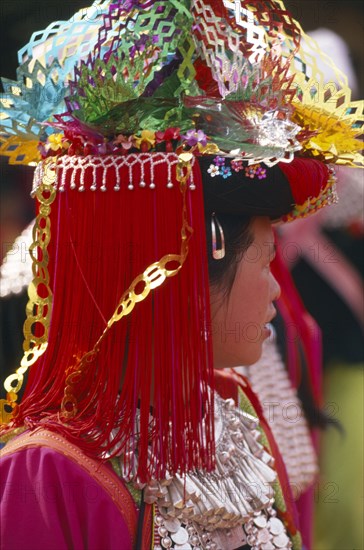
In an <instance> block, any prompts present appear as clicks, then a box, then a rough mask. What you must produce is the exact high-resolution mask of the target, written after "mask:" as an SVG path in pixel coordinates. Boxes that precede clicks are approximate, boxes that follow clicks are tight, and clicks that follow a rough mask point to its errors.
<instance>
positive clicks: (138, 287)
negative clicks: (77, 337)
mask: <svg viewBox="0 0 364 550" xmlns="http://www.w3.org/2000/svg"><path fill="white" fill-rule="evenodd" d="M192 159H193V155H192V153H181V154H180V155H179V162H178V165H177V180H178V181H179V184H180V190H181V192H182V197H183V206H182V228H181V241H182V242H181V250H180V253H179V254H166V255H165V256H163V257H162V258H161V259H160V260H159V261H158V262H154V263H152V264H151V265H149V266H148V267H147V268H146V269H145V271H144V272H143V273H142V274H140V275H138V276H137V277H136V278H135V279H134V281H133V282H132V283H131V285H130V286H129V288H128V289H127V290H126V291H125V292H124V293H123V295H122V296H121V298H120V301H119V303H118V305H117V307H116V309H115V311H114V313H113V315H112V316H111V317H110V319H109V321H108V323H107V325H106V327H105V329H104V331H103V333H102V334H101V336H100V338H99V339H98V340H97V342H96V344H95V345H94V347H93V348H92V350H91V351H89V352H87V353H85V354H84V355H82V356H81V357H76V358H75V364H74V365H72V366H71V367H70V368H69V369H68V370H67V378H66V382H65V390H64V396H63V400H62V403H61V417H62V419H64V420H66V421H67V420H68V419H71V418H73V417H74V416H75V415H76V414H77V412H78V406H77V399H76V397H75V395H74V384H77V382H78V381H79V380H80V378H81V377H82V374H83V372H84V371H85V370H86V369H87V367H88V364H89V363H91V362H92V361H93V360H94V359H95V357H96V355H97V354H98V352H99V350H100V346H101V343H102V341H103V340H104V338H105V336H106V334H107V333H108V332H109V330H110V328H111V327H112V326H113V325H114V324H115V323H117V322H118V321H120V320H121V319H122V318H123V317H126V316H127V315H129V314H130V313H131V312H132V311H133V309H134V307H135V305H136V304H137V303H139V302H142V301H143V300H145V298H147V296H148V295H149V293H150V291H151V290H154V289H155V288H157V287H159V286H161V285H162V284H163V283H164V281H165V280H166V279H167V278H168V277H173V276H174V275H177V273H178V272H179V271H180V269H181V267H182V266H183V264H184V262H185V260H186V258H187V255H188V243H189V240H190V238H191V235H192V233H193V230H192V228H191V227H190V225H189V223H188V215H187V204H186V190H187V182H188V179H189V177H190V174H191V169H192V162H191V161H192Z"/></svg>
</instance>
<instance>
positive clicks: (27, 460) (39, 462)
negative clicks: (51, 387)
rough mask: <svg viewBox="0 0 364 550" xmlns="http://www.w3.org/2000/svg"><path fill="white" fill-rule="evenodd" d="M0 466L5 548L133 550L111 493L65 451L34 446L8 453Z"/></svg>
mask: <svg viewBox="0 0 364 550" xmlns="http://www.w3.org/2000/svg"><path fill="white" fill-rule="evenodd" d="M0 466H1V469H0V490H1V516H0V520H1V522H0V525H1V547H2V548H4V549H6V550H33V549H34V550H63V549H72V550H81V549H85V550H86V549H87V550H114V549H115V550H116V549H117V550H121V549H122V550H129V549H130V550H131V549H132V546H133V543H132V540H131V537H130V531H129V529H128V526H127V523H126V521H125V518H124V517H123V516H122V514H121V513H120V510H119V508H118V507H117V506H116V505H115V503H114V501H113V500H112V497H111V495H110V494H109V493H108V492H107V491H105V490H104V488H103V487H102V485H101V484H100V483H98V482H97V481H96V480H95V479H93V478H92V477H91V476H90V475H89V474H88V473H87V471H85V470H84V469H83V468H82V467H81V466H80V465H79V464H77V463H75V462H74V461H73V460H71V459H70V458H68V457H67V456H64V455H63V454H61V453H59V452H57V451H56V450H54V449H51V448H48V447H46V446H39V447H30V448H24V449H20V450H17V451H15V452H12V453H10V454H7V455H5V456H4V457H3V458H2V459H1V462H0ZM130 498H131V497H130ZM125 505H126V508H130V502H126V503H125Z"/></svg>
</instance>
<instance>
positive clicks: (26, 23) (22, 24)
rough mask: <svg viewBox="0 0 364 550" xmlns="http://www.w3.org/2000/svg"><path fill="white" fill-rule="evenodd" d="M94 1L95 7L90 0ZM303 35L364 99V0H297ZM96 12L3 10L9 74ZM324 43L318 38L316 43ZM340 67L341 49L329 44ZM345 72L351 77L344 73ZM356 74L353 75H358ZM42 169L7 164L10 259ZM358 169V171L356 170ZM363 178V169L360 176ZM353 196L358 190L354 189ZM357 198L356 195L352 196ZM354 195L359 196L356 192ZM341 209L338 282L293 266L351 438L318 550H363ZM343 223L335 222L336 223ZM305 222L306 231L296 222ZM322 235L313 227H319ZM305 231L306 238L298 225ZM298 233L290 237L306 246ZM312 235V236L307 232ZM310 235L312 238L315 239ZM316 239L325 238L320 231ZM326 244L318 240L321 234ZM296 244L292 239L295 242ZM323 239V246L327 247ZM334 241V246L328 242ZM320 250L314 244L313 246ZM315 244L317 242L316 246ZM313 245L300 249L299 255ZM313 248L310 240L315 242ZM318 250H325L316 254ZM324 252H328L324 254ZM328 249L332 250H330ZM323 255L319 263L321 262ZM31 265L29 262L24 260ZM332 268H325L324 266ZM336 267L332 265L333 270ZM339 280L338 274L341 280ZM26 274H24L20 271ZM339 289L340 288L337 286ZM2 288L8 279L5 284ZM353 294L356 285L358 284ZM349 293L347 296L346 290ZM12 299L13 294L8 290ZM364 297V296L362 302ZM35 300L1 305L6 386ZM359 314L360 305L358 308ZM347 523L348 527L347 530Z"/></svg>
mask: <svg viewBox="0 0 364 550" xmlns="http://www.w3.org/2000/svg"><path fill="white" fill-rule="evenodd" d="M90 1H91V0H90ZM285 5H286V7H287V9H289V10H290V11H291V12H292V14H293V15H294V17H295V18H296V19H297V20H298V21H299V22H300V23H301V25H302V27H303V29H304V30H305V31H306V32H308V34H310V31H317V29H329V30H331V31H333V32H335V33H336V35H338V37H340V38H341V39H342V41H343V43H344V44H346V46H347V54H348V55H347V60H346V62H347V67H348V69H347V70H350V71H351V73H352V76H351V79H352V80H351V85H352V87H353V90H354V93H353V99H358V98H363V97H364V40H363V38H364V3H363V2H362V0H345V1H344V0H331V1H324V0H321V1H318V0H304V1H303V0H287V1H286V2H285ZM83 7H87V2H85V1H84V0H73V1H69V0H64V1H63V2H60V1H59V0H47V1H44V0H3V1H2V2H1V4H0V17H1V22H0V24H1V33H0V37H1V38H0V41H1V50H0V75H1V76H3V77H6V78H9V79H15V78H16V67H17V65H18V61H17V51H18V50H19V49H20V48H21V47H22V46H24V45H25V44H26V43H27V42H28V41H29V39H30V36H31V35H32V33H33V32H36V31H38V30H41V29H44V28H45V27H47V26H48V25H49V24H50V23H51V22H52V21H56V20H66V19H68V18H70V17H71V16H72V15H73V14H74V13H75V12H76V11H77V10H78V9H80V8H83ZM315 38H316V39H318V36H315ZM323 46H324V45H323V44H322V47H323ZM328 47H329V51H328V52H327V53H330V52H331V53H332V55H333V56H334V60H335V61H336V62H337V63H338V64H339V67H340V68H344V67H342V66H340V63H339V59H338V58H336V50H334V49H332V50H331V46H330V45H329V46H328ZM344 72H345V70H344ZM348 76H349V75H348ZM32 172H33V169H31V168H28V167H19V166H16V167H14V166H8V164H7V159H6V158H4V157H0V230H1V253H0V254H1V259H2V258H3V257H4V256H5V254H6V253H7V251H9V250H10V249H11V246H12V244H13V241H14V239H15V238H16V237H17V236H18V235H19V234H20V233H21V232H22V231H23V229H24V228H25V227H26V226H27V224H29V222H30V221H31V220H32V219H33V217H34V205H33V201H32V200H31V199H30V198H29V192H30V188H31V181H32ZM349 172H350V170H349ZM354 172H357V171H356V170H354ZM357 174H358V175H356V176H355V178H354V179H355V180H356V182H355V183H352V182H351V183H350V186H351V187H350V189H351V188H352V189H354V187H355V189H356V191H355V192H357V195H355V196H354V195H353V196H354V199H353V200H354V202H356V205H358V204H359V210H360V209H362V207H363V204H362V201H363V198H362V197H363V194H362V189H363V185H364V183H363V171H361V172H357ZM339 176H340V179H341V180H342V181H341V183H342V193H343V195H344V197H345V194H346V193H347V191H346V190H345V181H346V179H347V181H349V180H351V179H352V174H351V175H348V174H346V173H345V171H343V172H340V173H339ZM346 189H347V190H348V189H349V184H348V185H347V187H346ZM350 192H351V191H350ZM353 192H354V191H353ZM345 209H346V210H345V212H344V213H343V212H342V211H341V214H340V216H341V219H342V222H341V223H326V222H325V221H323V222H322V223H321V222H320V224H319V226H318V227H316V228H315V231H316V230H317V231H318V232H319V233H320V234H321V236H323V238H324V241H322V242H323V243H324V244H323V245H321V246H326V247H327V246H331V247H333V248H331V249H330V250H328V249H327V248H326V249H325V254H327V253H329V254H332V252H333V254H334V255H333V256H332V255H331V256H330V257H331V258H334V259H336V260H337V261H334V262H333V264H332V265H331V266H329V267H330V269H331V272H330V270H329V272H330V273H331V275H330V273H329V279H330V277H331V281H330V280H329V279H327V277H326V275H327V273H326V275H325V273H324V271H323V270H322V269H318V267H319V262H318V261H317V262H316V263H315V261H312V249H311V261H308V259H309V258H308V255H307V254H306V257H305V254H302V256H300V257H296V258H295V261H294V262H292V265H291V266H290V267H291V269H292V273H293V276H294V279H295V282H296V285H297V287H298V290H299V291H300V293H301V296H302V297H303V299H304V302H305V306H306V308H307V309H308V310H309V312H310V313H311V314H312V315H313V316H314V317H315V319H316V320H317V322H318V324H319V325H320V327H321V330H322V334H323V344H324V348H323V349H324V368H325V407H326V412H328V413H329V414H331V415H332V416H333V417H334V418H335V420H338V421H339V423H340V424H341V426H342V434H340V433H339V432H338V431H337V430H336V431H335V430H332V429H331V430H330V433H328V434H327V435H325V436H324V437H323V438H322V451H321V463H322V473H321V477H320V479H319V480H318V482H317V486H316V490H315V501H316V505H317V513H316V539H315V543H314V547H313V550H363V548H364V541H363V522H362V517H363V494H362V489H363V420H362V419H363V401H364V399H363V397H364V396H363V364H364V359H363V356H364V349H363V326H362V323H361V321H360V318H361V315H360V308H361V307H362V305H361V304H360V303H359V306H358V308H357V309H358V310H359V311H353V308H351V306H350V300H347V299H346V298H345V288H344V292H338V288H335V284H332V283H333V279H335V270H337V269H338V265H339V264H340V266H341V267H343V266H346V265H348V266H349V267H350V269H349V271H350V270H351V271H350V273H354V275H355V277H356V281H358V280H359V281H362V278H363V273H364V267H363V263H364V260H363V258H364V254H363V234H364V231H363V227H364V225H363V213H362V210H361V214H359V215H358V209H357V208H356V209H355V210H356V212H355V216H354V215H353V216H351V212H352V211H353V210H354V209H352V207H351V206H350V204H348V205H347V206H346V207H345ZM334 217H335V216H334ZM294 225H296V224H294ZM311 229H312V228H311ZM297 230H298V233H300V231H299V228H298V223H297ZM298 233H296V234H295V235H294V236H293V235H291V236H289V235H288V237H286V238H287V239H290V240H291V242H292V239H294V240H295V242H298V241H297V240H298V239H299V235H298ZM301 233H302V231H301ZM307 234H308V233H307ZM312 235H313V237H312V238H313V239H315V238H316V237H317V235H318V233H317V232H316V233H315V234H314V233H312ZM317 238H318V237H317ZM287 242H289V241H287V240H286V243H287ZM317 242H318V241H315V243H314V244H317ZM327 243H329V244H327ZM309 244H310V243H309ZM311 244H312V243H311ZM304 245H305V243H303V242H301V243H300V242H298V248H299V250H303V248H304ZM306 245H307V242H306ZM315 250H316V249H315ZM317 250H318V249H317ZM320 250H321V252H322V248H321V249H320ZM317 258H318V257H317ZM23 259H24V260H25V255H24V256H23ZM321 267H322V262H321ZM326 267H327V266H326ZM333 274H334V275H333ZM15 277H16V274H15ZM334 282H335V281H334ZM0 284H1V281H0ZM346 284H347V285H348V289H350V285H353V284H354V283H352V282H350V280H348V282H347V283H346ZM339 290H340V289H339ZM3 294H4V293H3ZM361 299H362V297H361ZM26 301H27V296H26V293H25V291H23V292H19V293H14V292H13V293H12V294H10V295H7V296H3V297H1V299H0V322H1V331H0V366H1V370H0V372H1V374H0V381H1V384H0V385H1V386H2V381H3V380H4V378H5V376H6V374H8V373H11V372H13V371H14V370H15V368H16V367H17V364H18V361H19V359H20V357H21V354H22V353H21V350H22V348H21V344H22V333H21V327H22V323H23V319H24V310H25V304H26ZM354 309H355V308H354ZM343 526H345V528H344V527H343Z"/></svg>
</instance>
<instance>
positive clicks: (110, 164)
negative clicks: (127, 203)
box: [32, 153, 196, 195]
mask: <svg viewBox="0 0 364 550" xmlns="http://www.w3.org/2000/svg"><path fill="white" fill-rule="evenodd" d="M178 158H179V157H178V155H176V154H175V153H167V154H166V153H138V154H134V153H132V154H130V155H125V156H120V155H106V156H96V155H89V156H87V157H80V156H76V155H75V156H67V155H65V156H62V157H58V158H57V159H55V161H54V162H55V164H56V172H57V174H60V177H57V178H56V182H55V184H54V186H55V188H56V189H57V190H58V191H60V192H62V191H64V190H65V189H66V187H69V188H70V189H73V190H77V191H80V192H82V191H85V190H87V189H88V190H90V191H98V190H100V191H109V190H111V189H112V190H114V191H119V190H120V189H121V187H122V186H124V185H125V186H126V187H127V188H128V189H129V190H130V191H132V190H133V189H134V188H135V186H136V185H138V186H139V187H142V188H143V187H149V188H150V189H155V188H156V187H157V185H161V184H160V182H158V179H157V180H156V179H155V169H156V168H157V167H158V166H162V165H166V166H167V171H168V181H167V184H166V186H167V188H168V189H171V188H173V187H174V184H173V180H175V171H176V166H177V164H178ZM194 163H195V158H194V157H193V158H192V160H191V164H192V167H193V165H194ZM44 166H45V165H44V162H40V163H39V164H38V165H37V167H36V169H35V172H34V179H33V188H32V195H34V194H35V193H36V190H37V188H38V187H39V185H40V184H41V182H42V181H43V176H44ZM123 167H127V169H128V180H127V181H122V178H121V169H122V168H123ZM135 167H139V170H138V181H136V176H135V172H133V171H134V170H135ZM100 168H102V170H103V171H102V175H101V178H100V175H98V176H97V178H96V174H97V171H99V170H100ZM69 173H71V178H70V180H69V181H70V183H67V175H69ZM146 173H150V183H149V185H148V186H147V184H146V183H145V176H146ZM139 174H140V175H139ZM86 179H91V180H92V182H93V183H92V184H91V185H87V184H86ZM163 185H165V184H164V182H163ZM189 189H191V190H192V191H193V190H194V189H196V185H195V183H194V179H193V171H191V176H190V180H189Z"/></svg>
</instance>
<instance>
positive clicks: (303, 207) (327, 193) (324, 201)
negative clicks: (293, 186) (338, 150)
mask: <svg viewBox="0 0 364 550" xmlns="http://www.w3.org/2000/svg"><path fill="white" fill-rule="evenodd" d="M336 181H337V179H336V176H335V170H334V168H332V167H330V168H329V179H328V180H327V184H326V186H325V189H323V191H322V192H321V193H320V195H319V196H318V197H309V198H308V199H307V200H306V201H305V202H304V203H303V204H296V205H295V206H294V208H293V209H292V211H291V212H290V213H289V214H287V215H286V216H282V221H283V222H291V221H294V220H296V219H298V218H307V216H310V215H311V214H314V213H315V212H317V211H318V210H320V209H321V208H323V207H324V206H329V205H331V204H336V203H337V202H338V200H339V199H338V195H337V192H336Z"/></svg>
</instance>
